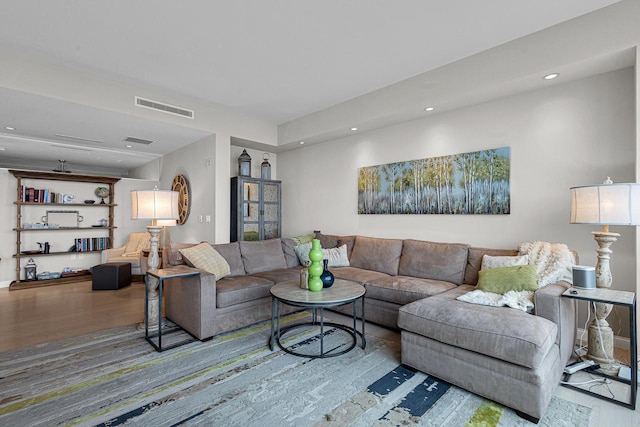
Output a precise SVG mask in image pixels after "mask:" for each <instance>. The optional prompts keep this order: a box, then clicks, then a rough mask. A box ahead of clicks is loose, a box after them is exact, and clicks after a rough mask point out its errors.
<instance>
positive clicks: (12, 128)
mask: <svg viewBox="0 0 640 427" xmlns="http://www.w3.org/2000/svg"><path fill="white" fill-rule="evenodd" d="M4 128H5V129H6V130H16V128H14V127H12V126H5V127H4Z"/></svg>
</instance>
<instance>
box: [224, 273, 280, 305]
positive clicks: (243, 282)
mask: <svg viewBox="0 0 640 427" xmlns="http://www.w3.org/2000/svg"><path fill="white" fill-rule="evenodd" d="M273 285H274V283H273V282H272V281H271V280H268V279H264V278H262V277H256V276H235V277H231V276H230V277H225V278H224V279H222V280H218V281H217V282H216V307H218V308H224V307H230V306H232V305H236V304H241V303H243V302H247V301H254V300H258V299H261V298H265V297H268V296H269V295H271V294H270V293H269V289H271V287H272V286H273Z"/></svg>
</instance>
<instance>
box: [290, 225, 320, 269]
mask: <svg viewBox="0 0 640 427" xmlns="http://www.w3.org/2000/svg"><path fill="white" fill-rule="evenodd" d="M315 237H316V235H315V234H313V233H312V234H305V235H303V236H296V237H287V238H285V239H282V252H284V259H285V260H286V261H287V267H295V266H296V265H300V262H299V261H298V256H297V255H296V252H295V250H294V249H293V248H295V247H296V246H298V245H301V244H303V243H308V242H310V241H312V240H313V239H315Z"/></svg>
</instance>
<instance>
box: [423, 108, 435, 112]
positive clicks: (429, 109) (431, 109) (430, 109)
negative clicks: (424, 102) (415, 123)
mask: <svg viewBox="0 0 640 427" xmlns="http://www.w3.org/2000/svg"><path fill="white" fill-rule="evenodd" d="M433 110H435V108H434V107H427V108H425V109H424V111H433Z"/></svg>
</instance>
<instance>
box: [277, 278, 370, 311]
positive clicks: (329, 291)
mask: <svg viewBox="0 0 640 427" xmlns="http://www.w3.org/2000/svg"><path fill="white" fill-rule="evenodd" d="M364 293H365V289H364V286H362V285H359V284H358V283H356V282H352V281H350V280H343V279H335V281H334V282H333V286H331V287H330V288H323V289H322V290H321V291H319V292H311V291H310V290H308V289H302V288H301V287H300V282H299V281H298V280H289V281H287V282H282V283H278V284H277V285H274V286H272V287H271V295H273V296H274V297H276V298H277V299H279V300H280V301H283V302H285V303H286V302H292V303H296V304H304V305H308V306H316V305H317V306H318V307H321V306H323V305H334V304H340V303H345V304H346V303H348V302H352V301H355V300H356V299H358V298H360V297H362V296H363V295H364Z"/></svg>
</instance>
